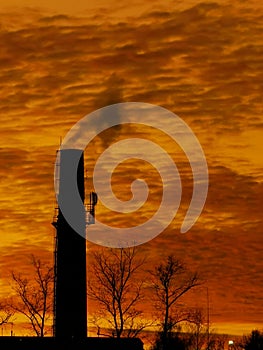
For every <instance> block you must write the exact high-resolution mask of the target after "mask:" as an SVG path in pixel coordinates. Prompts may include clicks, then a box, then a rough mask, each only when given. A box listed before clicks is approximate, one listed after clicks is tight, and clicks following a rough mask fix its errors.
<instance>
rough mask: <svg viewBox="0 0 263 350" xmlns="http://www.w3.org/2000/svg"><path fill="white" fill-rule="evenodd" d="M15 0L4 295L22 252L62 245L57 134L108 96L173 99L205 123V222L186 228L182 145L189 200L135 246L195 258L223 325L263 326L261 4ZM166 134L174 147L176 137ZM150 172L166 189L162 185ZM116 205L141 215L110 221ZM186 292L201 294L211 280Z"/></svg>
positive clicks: (4, 145) (0, 186)
mask: <svg viewBox="0 0 263 350" xmlns="http://www.w3.org/2000/svg"><path fill="white" fill-rule="evenodd" d="M5 3H6V2H3V1H0V6H1V10H0V19H1V22H0V23H1V27H0V36H1V37H0V82H1V83H0V89H1V103H0V116H1V126H0V132H1V137H0V159H1V169H0V178H1V181H0V213H1V214H0V221H1V229H2V234H1V241H0V249H1V255H0V286H1V290H0V293H1V296H2V297H3V298H4V297H6V296H7V295H8V293H9V286H8V275H9V272H10V270H11V269H17V270H21V269H23V266H24V264H25V256H27V255H28V254H30V253H35V254H36V255H39V256H41V257H43V258H45V259H48V260H50V261H51V259H52V254H51V252H52V249H53V235H54V231H53V229H52V226H51V225H50V222H51V221H52V217H53V206H54V192H53V163H54V160H55V152H56V149H57V146H58V143H59V137H60V136H62V137H63V136H65V134H66V132H67V131H68V130H69V129H70V128H71V127H72V125H73V124H74V123H76V122H77V121H78V120H79V119H80V118H82V117H83V116H84V115H86V114H88V113H90V112H92V111H93V110H95V109H97V108H99V107H103V106H105V105H108V104H112V103H116V102H123V101H138V102H148V103H153V104H156V105H161V106H163V107H165V108H167V109H169V110H171V111H173V112H174V113H176V114H177V115H179V116H180V117H181V118H182V119H183V120H184V121H185V122H186V123H188V125H189V126H190V127H191V128H192V130H193V131H194V132H195V134H196V135H197V137H198V138H199V141H200V143H201V144H202V147H203V149H204V152H205V154H206V157H207V162H208V167H209V177H210V185H209V194H208V198H207V202H206V205H205V208H204V211H203V213H202V215H201V217H200V218H199V220H198V222H197V223H196V224H195V226H194V227H193V228H192V229H191V231H189V232H188V233H187V234H186V235H181V234H179V226H180V224H181V221H182V218H183V215H184V213H185V208H186V207H187V203H188V202H189V198H190V196H191V190H192V187H191V186H192V185H191V181H188V180H187V178H188V176H189V168H188V165H187V164H186V162H185V159H184V156H183V155H179V156H178V160H179V163H180V164H181V165H180V164H179V165H178V167H179V170H180V172H181V174H182V175H184V177H185V179H183V184H184V189H183V194H184V197H183V201H182V206H181V208H180V210H179V213H178V215H177V217H176V219H175V220H174V221H173V223H172V224H171V225H170V226H169V227H168V228H167V229H166V230H165V232H163V233H162V234H161V235H160V236H159V237H157V238H156V239H155V240H153V241H151V242H149V243H146V244H144V245H142V246H141V247H140V248H139V249H140V251H141V254H145V255H147V256H148V259H149V265H154V264H156V262H158V260H159V258H160V257H161V256H163V253H164V252H167V253H168V252H174V253H176V254H177V255H178V257H179V258H182V259H185V260H186V261H187V262H188V263H189V265H190V266H192V267H193V268H197V269H198V270H199V271H200V272H201V274H202V275H203V276H204V279H205V280H207V285H208V286H209V290H210V294H211V305H212V306H211V321H212V322H213V323H214V324H215V328H217V327H218V329H225V328H226V325H228V324H232V326H231V327H229V329H230V330H229V332H230V331H236V329H239V332H241V333H242V331H243V329H244V331H247V330H249V329H251V327H253V325H260V326H261V322H262V316H263V303H262V292H263V277H262V272H263V262H262V258H261V255H262V254H261V250H262V209H261V208H262V195H263V177H262V169H263V161H262V151H263V150H262V126H263V124H262V81H263V75H262V72H263V63H262V54H263V52H262V51H263V49H262V47H263V40H262V16H263V9H262V5H261V4H260V3H257V2H255V1H251V0H250V1H247V2H246V4H243V3H242V2H241V1H234V2H233V1H227V0H224V1H218V2H213V3H212V2H210V3H209V2H194V1H183V2H176V3H175V2H173V1H168V2H166V3H165V4H163V5H159V2H157V1H156V2H152V1H151V2H150V1H149V2H148V1H146V2H144V4H143V5H141V4H140V3H139V2H136V1H132V2H127V4H126V3H125V2H122V4H121V5H119V4H118V3H119V2H117V1H116V2H110V3H109V2H108V1H104V0H101V1H100V2H98V1H96V6H95V4H93V3H92V2H90V3H89V5H86V3H85V2H84V1H78V2H77V3H76V2H74V3H73V1H72V2H71V1H68V2H63V3H62V1H61V2H59V1H56V2H55V4H53V2H52V3H51V2H50V4H49V3H48V2H47V1H45V2H44V1H43V2H41V1H38V2H37V3H36V2H35V1H33V0H30V1H22V0H21V1H18V0H13V1H9V7H6V4H5ZM73 4H74V6H73ZM99 6H101V7H103V8H104V10H102V9H100V10H99V9H98V7H99ZM28 7H30V8H28ZM125 135H126V134H125V129H123V130H122V135H121V136H122V137H125ZM154 137H155V141H156V142H160V143H163V142H164V140H162V138H161V136H158V135H155V136H154ZM92 147H93V148H92ZM167 147H168V151H169V152H173V147H174V146H169V144H167ZM169 147H170V148H169ZM102 149H103V142H101V141H100V140H97V141H96V140H95V142H94V144H93V145H91V146H90V152H87V155H86V156H87V165H88V169H87V170H88V171H89V167H90V166H91V165H92V164H93V161H94V159H95V156H96V154H97V153H98V152H100V151H102ZM91 154H95V156H94V157H93V155H92V156H91ZM93 158H94V159H93ZM135 165H136V164H135ZM125 166H126V168H125ZM125 166H124V170H123V168H120V169H119V170H118V171H117V172H116V176H117V178H116V179H115V184H116V183H117V182H118V181H119V179H120V178H121V179H122V181H125V180H126V178H125V177H126V176H127V172H126V171H125V169H129V170H130V168H131V166H130V165H129V164H126V165H125ZM142 168H143V167H142ZM148 175H149V174H148ZM148 175H147V176H148ZM147 176H146V178H147V179H148V177H147ZM182 177H183V176H182ZM128 180H129V179H128ZM150 181H152V182H153V179H150ZM113 183H114V180H113ZM152 186H153V188H152V191H153V193H156V195H157V194H158V185H157V184H155V182H154V185H152ZM119 195H120V196H122V195H123V193H120V194H119ZM150 199H151V200H152V202H150V203H148V206H146V207H145V208H144V211H143V212H142V213H137V214H136V215H135V214H134V215H135V217H136V219H137V220H140V218H141V217H142V218H144V217H147V215H149V213H150V211H151V210H152V208H155V202H158V198H155V197H154V196H153V197H151V198H150ZM103 214H104V209H103V208H102V206H100V205H98V215H100V217H101V218H103ZM140 215H141V216H140ZM112 218H113V219H114V221H116V222H117V224H118V223H122V224H123V223H124V224H125V222H126V224H127V221H128V220H130V219H131V217H127V218H123V217H118V216H115V217H114V216H113V217H112V216H111V217H110V216H107V218H106V221H107V220H110V219H112ZM133 218H134V217H133ZM89 247H90V249H94V246H92V245H89ZM188 303H190V304H191V305H198V304H201V306H204V303H205V300H204V298H203V297H202V292H200V293H199V295H198V296H197V297H196V299H193V298H192V300H189V301H188ZM190 304H189V305H190ZM227 327H228V326H227Z"/></svg>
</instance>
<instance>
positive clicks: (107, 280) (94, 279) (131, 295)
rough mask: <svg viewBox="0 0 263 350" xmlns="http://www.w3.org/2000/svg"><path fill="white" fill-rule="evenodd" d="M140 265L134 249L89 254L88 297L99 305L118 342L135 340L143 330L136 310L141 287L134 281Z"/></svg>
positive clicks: (140, 295)
mask: <svg viewBox="0 0 263 350" xmlns="http://www.w3.org/2000/svg"><path fill="white" fill-rule="evenodd" d="M143 264H144V260H143V259H138V257H137V255H136V250H135V248H125V249H124V248H121V249H109V250H106V249H103V250H100V251H96V252H94V253H93V254H92V261H91V263H90V276H89V283H88V287H89V291H88V294H89V297H90V298H93V299H94V300H95V301H97V303H98V304H99V306H100V308H101V309H100V311H101V316H102V317H103V320H104V321H105V320H106V321H107V322H108V324H109V326H110V328H111V329H112V330H113V332H112V336H116V337H117V338H120V337H122V336H124V335H125V336H128V337H134V336H137V335H138V333H139V332H140V331H141V330H143V329H144V328H145V327H146V323H143V322H142V321H141V320H140V315H141V314H142V311H141V310H139V309H138V302H139V301H140V300H141V299H142V284H143V283H142V281H140V282H139V281H138V280H137V279H136V275H137V272H138V270H139V268H140V267H141V266H142V265H143Z"/></svg>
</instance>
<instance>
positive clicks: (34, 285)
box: [11, 255, 54, 337]
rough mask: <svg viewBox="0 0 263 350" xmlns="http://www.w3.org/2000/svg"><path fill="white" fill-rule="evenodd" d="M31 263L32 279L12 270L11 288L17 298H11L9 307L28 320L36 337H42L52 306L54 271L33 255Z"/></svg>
mask: <svg viewBox="0 0 263 350" xmlns="http://www.w3.org/2000/svg"><path fill="white" fill-rule="evenodd" d="M31 264H32V266H33V269H34V278H33V279H28V278H27V277H25V276H23V275H21V274H16V273H15V272H12V280H13V289H14V291H15V292H16V295H17V296H18V300H13V301H12V303H11V307H12V309H13V310H14V311H15V312H19V313H21V314H23V315H24V316H25V317H26V318H27V319H28V320H29V321H30V324H31V326H32V328H33V330H34V332H35V333H36V335H37V336H38V337H44V335H45V334H46V322H47V320H48V319H49V318H50V316H51V313H52V307H53V300H52V295H53V283H54V271H53V267H50V266H48V265H46V264H44V263H43V262H41V261H40V259H37V258H35V256H33V255H32V257H31Z"/></svg>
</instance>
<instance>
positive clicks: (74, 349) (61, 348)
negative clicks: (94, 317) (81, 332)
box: [0, 337, 143, 350]
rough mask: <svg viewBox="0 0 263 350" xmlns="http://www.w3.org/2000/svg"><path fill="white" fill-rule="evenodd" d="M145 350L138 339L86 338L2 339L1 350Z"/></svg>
mask: <svg viewBox="0 0 263 350" xmlns="http://www.w3.org/2000/svg"><path fill="white" fill-rule="evenodd" d="M9 349H12V350H84V349H85V350H143V343H142V341H141V340H140V339H138V338H122V339H116V338H92V337H89V338H86V339H82V340H73V339H67V340H66V339H56V338H53V337H44V338H40V337H0V350H9Z"/></svg>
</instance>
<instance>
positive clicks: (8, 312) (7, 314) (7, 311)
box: [0, 301, 14, 326]
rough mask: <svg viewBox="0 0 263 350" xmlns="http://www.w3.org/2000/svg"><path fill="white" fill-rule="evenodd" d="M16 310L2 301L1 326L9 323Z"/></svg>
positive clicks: (0, 305)
mask: <svg viewBox="0 0 263 350" xmlns="http://www.w3.org/2000/svg"><path fill="white" fill-rule="evenodd" d="M13 314H14V312H13V311H12V309H11V308H10V307H9V306H8V304H7V303H5V302H3V301H2V302H0V326H2V325H3V324H5V323H8V322H9V320H10V318H11V317H12V316H13Z"/></svg>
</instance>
